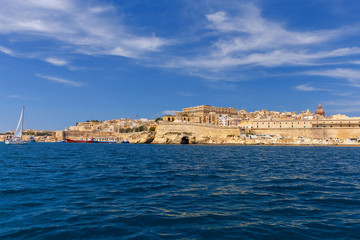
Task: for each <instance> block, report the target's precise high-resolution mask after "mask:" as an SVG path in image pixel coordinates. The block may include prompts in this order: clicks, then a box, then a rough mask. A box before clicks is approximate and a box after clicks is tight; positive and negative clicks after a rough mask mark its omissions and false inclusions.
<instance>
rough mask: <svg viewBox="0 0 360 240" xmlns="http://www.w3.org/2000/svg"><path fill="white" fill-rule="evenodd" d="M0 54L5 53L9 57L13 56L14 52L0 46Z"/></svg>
mask: <svg viewBox="0 0 360 240" xmlns="http://www.w3.org/2000/svg"><path fill="white" fill-rule="evenodd" d="M0 52H2V53H5V54H7V55H10V56H14V55H15V54H14V52H13V51H12V50H11V49H8V48H6V47H3V46H0Z"/></svg>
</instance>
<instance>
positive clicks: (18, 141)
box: [5, 106, 29, 144]
mask: <svg viewBox="0 0 360 240" xmlns="http://www.w3.org/2000/svg"><path fill="white" fill-rule="evenodd" d="M24 109H25V107H24V106H23V107H22V111H21V115H20V119H19V123H18V125H17V127H16V131H15V134H14V137H12V138H10V139H7V140H5V144H28V143H29V142H28V141H24V140H22V139H21V138H22V130H23V125H24Z"/></svg>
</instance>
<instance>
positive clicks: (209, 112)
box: [175, 105, 238, 125]
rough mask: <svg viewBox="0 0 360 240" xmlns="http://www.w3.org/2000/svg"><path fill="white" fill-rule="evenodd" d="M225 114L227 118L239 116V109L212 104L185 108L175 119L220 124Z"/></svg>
mask: <svg viewBox="0 0 360 240" xmlns="http://www.w3.org/2000/svg"><path fill="white" fill-rule="evenodd" d="M224 116H226V118H230V117H235V116H236V117H237V116H238V110H237V109H235V108H225V107H214V106H210V105H201V106H195V107H189V108H183V109H182V111H181V112H177V113H176V115H175V121H183V122H184V121H185V122H194V123H207V124H214V125H218V124H219V121H220V122H221V123H223V122H224Z"/></svg>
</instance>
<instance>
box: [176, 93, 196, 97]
mask: <svg viewBox="0 0 360 240" xmlns="http://www.w3.org/2000/svg"><path fill="white" fill-rule="evenodd" d="M177 94H179V95H180V96H183V97H192V96H194V94H192V93H190V92H178V93H177Z"/></svg>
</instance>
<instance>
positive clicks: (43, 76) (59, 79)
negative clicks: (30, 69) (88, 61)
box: [36, 74, 84, 87]
mask: <svg viewBox="0 0 360 240" xmlns="http://www.w3.org/2000/svg"><path fill="white" fill-rule="evenodd" d="M36 76H37V77H39V78H43V79H47V80H50V81H53V82H58V83H62V84H65V85H70V86H73V87H81V86H83V85H84V84H83V83H80V82H76V81H71V80H67V79H63V78H59V77H52V76H46V75H41V74H36Z"/></svg>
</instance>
